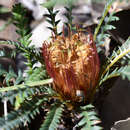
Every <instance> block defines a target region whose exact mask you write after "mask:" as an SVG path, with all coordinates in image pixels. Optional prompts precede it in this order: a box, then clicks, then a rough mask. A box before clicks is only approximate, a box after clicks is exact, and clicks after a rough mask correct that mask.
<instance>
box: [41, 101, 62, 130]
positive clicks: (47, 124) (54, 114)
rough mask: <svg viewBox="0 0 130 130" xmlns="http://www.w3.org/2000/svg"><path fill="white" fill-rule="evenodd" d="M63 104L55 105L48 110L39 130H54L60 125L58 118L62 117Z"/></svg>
mask: <svg viewBox="0 0 130 130" xmlns="http://www.w3.org/2000/svg"><path fill="white" fill-rule="evenodd" d="M62 111H63V104H61V103H55V104H53V105H52V107H51V108H50V111H49V112H48V113H47V116H46V119H45V121H44V123H43V125H42V126H41V128H40V130H55V129H56V128H57V127H58V124H59V123H60V118H61V116H62Z"/></svg>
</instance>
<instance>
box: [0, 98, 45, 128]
mask: <svg viewBox="0 0 130 130" xmlns="http://www.w3.org/2000/svg"><path fill="white" fill-rule="evenodd" d="M46 100H47V99H46V98H43V97H42V98H41V97H38V96H37V97H34V98H33V100H31V101H30V100H29V101H25V102H24V103H23V104H22V105H21V107H20V109H18V110H16V111H12V112H11V113H9V114H8V115H7V118H6V119H7V120H5V118H4V117H3V118H0V128H1V129H5V130H12V129H15V128H18V127H19V126H21V125H22V126H24V124H26V123H27V122H30V120H31V118H32V119H33V118H34V116H35V115H36V114H37V113H39V108H40V107H41V105H42V104H43V103H44V102H45V101H46Z"/></svg>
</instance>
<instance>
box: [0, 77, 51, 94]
mask: <svg viewBox="0 0 130 130" xmlns="http://www.w3.org/2000/svg"><path fill="white" fill-rule="evenodd" d="M50 83H53V79H52V78H51V79H46V80H41V81H35V82H30V83H25V84H20V85H14V86H10V87H5V88H0V92H6V91H11V90H17V89H23V88H26V87H35V86H41V85H46V84H50Z"/></svg>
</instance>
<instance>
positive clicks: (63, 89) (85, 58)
mask: <svg viewBox="0 0 130 130" xmlns="http://www.w3.org/2000/svg"><path fill="white" fill-rule="evenodd" d="M43 57H44V60H45V64H46V69H47V72H48V74H49V75H50V77H52V78H53V80H54V84H53V88H54V89H55V90H56V91H57V92H58V93H59V94H60V95H61V97H62V98H63V99H64V100H71V101H72V102H79V101H80V99H81V97H80V96H83V97H84V99H85V100H86V101H88V100H89V99H90V97H91V95H92V92H93V90H94V89H95V87H96V84H97V81H98V77H99V71H100V65H99V57H98V54H97V51H96V45H95V43H94V41H93V36H92V34H88V35H85V34H83V33H81V32H78V33H76V34H73V35H72V36H71V37H64V38H63V36H57V37H56V38H53V41H52V43H50V44H49V43H46V42H44V44H43ZM80 94H82V95H80Z"/></svg>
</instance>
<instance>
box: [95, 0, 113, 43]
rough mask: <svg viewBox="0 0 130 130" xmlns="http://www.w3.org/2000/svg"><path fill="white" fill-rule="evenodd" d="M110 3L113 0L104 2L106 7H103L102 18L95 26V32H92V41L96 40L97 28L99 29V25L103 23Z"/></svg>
mask: <svg viewBox="0 0 130 130" xmlns="http://www.w3.org/2000/svg"><path fill="white" fill-rule="evenodd" d="M112 3H113V0H108V3H107V4H106V7H105V9H104V12H103V15H102V18H101V19H100V21H99V24H98V26H97V28H96V29H95V32H94V41H96V37H97V34H98V32H99V30H100V27H101V25H102V23H103V21H104V19H105V17H106V15H107V13H108V11H109V9H110V8H111V5H112Z"/></svg>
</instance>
